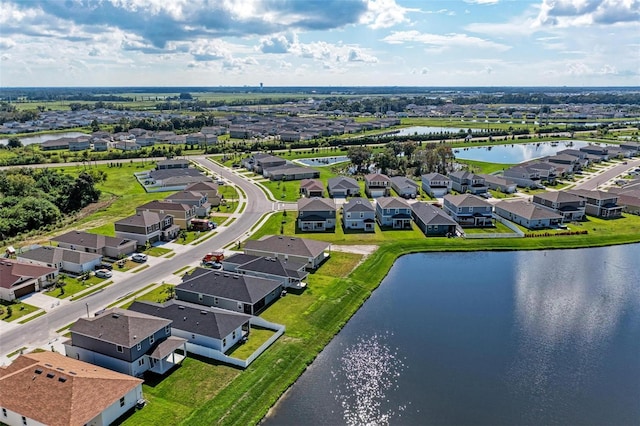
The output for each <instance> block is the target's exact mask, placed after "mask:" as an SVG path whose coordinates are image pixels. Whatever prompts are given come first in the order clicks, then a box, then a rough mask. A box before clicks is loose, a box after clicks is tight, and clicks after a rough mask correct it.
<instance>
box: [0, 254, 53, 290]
mask: <svg viewBox="0 0 640 426" xmlns="http://www.w3.org/2000/svg"><path fill="white" fill-rule="evenodd" d="M55 271H57V269H55V268H49V267H46V266H40V265H31V264H27V263H19V262H17V261H15V260H13V259H0V287H2V288H11V287H12V286H13V285H14V284H20V283H22V282H24V281H27V280H30V279H33V278H37V277H43V276H45V275H48V274H51V273H53V272H55Z"/></svg>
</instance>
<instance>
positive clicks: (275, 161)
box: [242, 153, 287, 174]
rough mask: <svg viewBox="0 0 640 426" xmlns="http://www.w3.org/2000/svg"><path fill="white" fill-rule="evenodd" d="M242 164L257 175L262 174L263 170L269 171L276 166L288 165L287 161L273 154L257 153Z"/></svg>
mask: <svg viewBox="0 0 640 426" xmlns="http://www.w3.org/2000/svg"><path fill="white" fill-rule="evenodd" d="M242 164H243V165H244V167H246V168H247V169H249V170H253V171H254V172H255V173H259V174H262V170H263V169H268V168H271V167H276V166H284V165H285V164H287V160H285V159H284V158H280V157H276V156H275V155H271V154H265V153H256V154H253V155H252V156H250V157H248V158H245V159H243V160H242Z"/></svg>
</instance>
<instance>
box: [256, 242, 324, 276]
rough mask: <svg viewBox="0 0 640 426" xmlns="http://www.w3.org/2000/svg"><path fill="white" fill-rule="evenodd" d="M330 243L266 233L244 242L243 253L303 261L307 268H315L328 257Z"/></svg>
mask: <svg viewBox="0 0 640 426" xmlns="http://www.w3.org/2000/svg"><path fill="white" fill-rule="evenodd" d="M330 248H331V244H330V243H326V242H324V241H317V240H310V239H307V238H298V237H285V236H282V235H267V236H265V237H262V238H261V239H259V240H248V241H246V242H245V243H244V252H245V254H249V255H254V256H267V257H277V258H280V259H284V260H289V259H290V260H292V261H295V262H301V263H305V264H306V265H307V268H308V269H317V268H318V267H319V266H320V265H321V264H322V262H324V261H325V260H326V259H328V258H329V255H330V252H329V250H330Z"/></svg>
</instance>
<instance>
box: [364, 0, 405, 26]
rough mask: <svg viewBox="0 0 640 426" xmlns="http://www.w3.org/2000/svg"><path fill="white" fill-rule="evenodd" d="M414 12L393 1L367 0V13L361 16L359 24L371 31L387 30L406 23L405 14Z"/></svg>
mask: <svg viewBox="0 0 640 426" xmlns="http://www.w3.org/2000/svg"><path fill="white" fill-rule="evenodd" d="M415 11H416V9H407V8H405V7H402V6H400V5H398V4H397V3H396V2H395V0H369V3H368V5H367V12H366V13H365V14H364V15H362V17H361V19H360V22H361V23H363V24H366V25H368V26H369V27H371V28H372V29H379V28H389V27H393V26H394V25H398V24H403V23H408V22H409V18H407V17H406V15H407V13H409V12H415Z"/></svg>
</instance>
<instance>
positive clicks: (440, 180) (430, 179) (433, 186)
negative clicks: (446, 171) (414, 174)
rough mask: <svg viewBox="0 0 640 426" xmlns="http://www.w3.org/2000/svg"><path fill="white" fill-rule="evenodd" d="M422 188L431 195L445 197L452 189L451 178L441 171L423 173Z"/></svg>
mask: <svg viewBox="0 0 640 426" xmlns="http://www.w3.org/2000/svg"><path fill="white" fill-rule="evenodd" d="M422 190H423V191H424V192H426V193H427V194H429V195H430V196H431V197H437V198H441V197H444V196H445V195H446V194H448V193H449V191H451V179H449V178H448V177H446V176H445V175H442V174H440V173H429V174H426V175H422Z"/></svg>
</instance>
